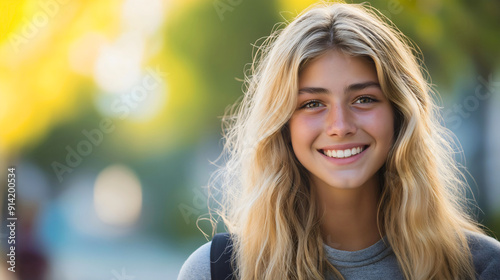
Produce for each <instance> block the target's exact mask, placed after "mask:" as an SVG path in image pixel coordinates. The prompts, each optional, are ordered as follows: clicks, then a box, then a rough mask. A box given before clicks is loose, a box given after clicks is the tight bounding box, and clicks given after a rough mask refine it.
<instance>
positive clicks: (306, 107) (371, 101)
mask: <svg viewBox="0 0 500 280" xmlns="http://www.w3.org/2000/svg"><path fill="white" fill-rule="evenodd" d="M363 99H368V101H369V102H362V103H358V101H360V100H363ZM377 101H378V100H377V99H375V98H373V97H370V96H366V95H363V96H360V97H358V98H357V99H356V101H354V103H353V104H369V103H375V102H377ZM311 104H318V106H314V107H310V106H311ZM321 105H323V104H322V103H321V101H319V100H316V99H314V100H309V101H307V102H306V103H304V104H302V105H301V106H300V108H301V109H313V108H318V107H321Z"/></svg>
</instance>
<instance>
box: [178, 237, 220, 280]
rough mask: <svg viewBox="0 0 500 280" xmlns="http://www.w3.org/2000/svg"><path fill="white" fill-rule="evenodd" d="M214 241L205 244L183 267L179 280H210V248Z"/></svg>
mask: <svg viewBox="0 0 500 280" xmlns="http://www.w3.org/2000/svg"><path fill="white" fill-rule="evenodd" d="M211 245H212V241H210V242H207V243H205V244H204V245H202V246H201V247H200V248H198V249H197V250H196V251H194V252H193V253H192V254H191V255H190V256H189V258H188V259H187V260H186V261H185V262H184V264H183V265H182V268H181V271H180V272H179V276H178V278H177V280H199V279H200V280H210V278H211V276H210V247H211Z"/></svg>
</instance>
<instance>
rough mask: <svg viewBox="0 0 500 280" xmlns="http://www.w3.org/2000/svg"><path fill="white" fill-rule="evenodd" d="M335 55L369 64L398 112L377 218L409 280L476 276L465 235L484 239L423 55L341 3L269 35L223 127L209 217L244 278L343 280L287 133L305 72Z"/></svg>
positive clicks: (369, 12)
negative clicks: (226, 237)
mask: <svg viewBox="0 0 500 280" xmlns="http://www.w3.org/2000/svg"><path fill="white" fill-rule="evenodd" d="M332 49H338V50H342V51H343V52H345V53H348V54H350V55H352V56H363V57H368V58H369V59H371V60H372V61H373V63H374V65H375V66H376V71H377V74H378V79H379V83H380V86H381V89H382V91H383V92H384V94H385V95H386V97H387V98H388V100H389V101H390V102H391V104H392V107H393V110H394V114H395V135H394V139H395V143H394V146H393V147H392V149H391V151H390V152H389V155H388V158H387V161H386V164H385V165H384V167H383V168H382V170H381V171H380V173H381V178H382V179H383V186H382V197H381V200H380V205H379V211H378V217H379V227H381V228H382V230H383V232H385V234H386V236H387V240H388V242H389V244H390V245H391V247H392V249H393V251H394V253H395V255H396V257H397V260H398V262H399V265H400V268H401V270H402V272H403V274H404V276H405V278H406V279H469V278H474V268H473V265H472V261H471V254H470V251H469V248H468V244H467V237H466V230H469V231H475V232H480V229H479V228H478V226H477V225H476V224H475V223H474V222H473V220H472V219H471V218H470V217H469V216H468V214H467V212H466V211H465V206H466V205H465V202H464V201H465V200H464V197H465V196H464V193H463V187H464V186H465V183H464V180H463V177H462V175H461V173H460V170H459V168H458V165H457V163H456V162H455V161H454V158H453V148H452V145H451V144H450V143H451V142H450V139H451V138H449V137H448V136H447V135H449V133H448V132H447V130H446V129H445V128H444V127H442V125H441V124H440V122H439V120H440V119H439V114H438V110H437V107H436V105H435V104H434V103H433V100H432V91H431V88H430V86H429V85H428V83H427V82H426V80H425V78H424V75H423V71H422V68H421V67H420V66H419V61H418V59H417V58H416V55H415V54H416V51H415V50H414V48H412V47H411V44H410V43H409V42H408V40H407V39H406V38H405V37H404V36H403V35H402V34H401V32H399V31H398V30H397V28H395V27H394V26H393V25H392V24H390V23H388V21H387V20H386V19H384V18H383V17H382V16H380V15H379V14H378V13H377V12H376V11H374V9H372V8H370V7H367V6H364V5H356V4H343V3H336V4H319V5H316V6H314V7H312V8H310V9H308V10H307V11H305V12H303V13H301V14H300V15H299V16H298V17H297V18H296V19H295V20H294V21H292V22H291V23H290V24H289V25H288V26H286V27H285V28H284V29H279V30H277V31H275V32H273V34H271V36H269V37H268V38H267V39H266V40H265V42H264V43H263V44H262V46H261V47H259V48H258V49H257V52H256V53H255V57H254V63H253V64H252V66H251V68H250V69H249V70H250V73H248V75H247V76H246V80H245V85H246V87H245V88H246V90H245V93H244V96H243V99H242V100H241V101H240V102H239V103H238V104H237V105H235V106H234V107H233V110H232V111H231V112H228V114H226V116H225V118H224V124H225V127H224V132H225V135H224V136H225V153H224V155H225V159H226V163H225V165H224V166H223V167H222V168H221V169H220V170H219V171H218V173H217V175H216V177H214V178H215V179H214V181H213V182H215V183H217V184H219V187H217V188H216V187H213V188H214V190H217V191H221V193H222V194H223V197H222V199H221V200H217V201H219V202H218V205H217V207H215V209H214V210H215V213H216V215H217V216H219V217H221V218H222V220H223V221H224V223H225V225H226V227H227V230H228V231H229V232H230V233H232V234H233V237H234V247H233V263H234V264H235V269H236V273H237V275H238V277H239V278H240V279H323V278H324V277H325V275H326V273H328V271H330V272H331V273H334V275H337V277H338V278H342V276H341V275H340V273H339V272H338V271H337V270H336V269H335V268H334V267H333V266H332V265H331V264H330V263H329V262H328V261H327V260H326V256H325V252H324V251H323V244H324V242H323V239H322V236H321V234H320V228H319V225H320V217H319V216H318V211H317V209H316V207H317V206H316V205H315V203H314V198H313V197H314V188H311V187H310V185H309V177H308V172H307V171H306V170H305V169H304V168H303V167H302V166H301V164H300V163H299V162H298V160H297V159H296V157H295V155H294V153H293V151H292V148H291V144H290V136H289V131H288V126H287V122H288V120H289V119H290V117H291V115H292V113H293V112H294V110H295V108H296V99H297V92H298V88H297V87H298V77H299V73H300V71H301V69H303V68H304V67H305V65H307V63H308V62H309V61H311V59H313V58H315V57H318V56H320V55H321V54H324V53H325V52H327V51H329V50H332ZM215 183H214V184H215Z"/></svg>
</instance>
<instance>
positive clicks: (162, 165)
mask: <svg viewBox="0 0 500 280" xmlns="http://www.w3.org/2000/svg"><path fill="white" fill-rule="evenodd" d="M313 2H315V1H298V0H295V1H286V0H273V1H270V0H251V1H250V0H184V1H180V0H106V1H83V0H40V1H35V0H2V1H1V2H0V178H2V179H1V180H2V181H3V182H2V183H1V190H2V191H1V192H0V193H1V195H0V206H1V208H0V209H1V210H0V211H1V214H2V228H1V229H0V240H1V244H0V245H1V248H2V256H1V259H2V260H3V261H2V262H0V279H6V280H11V279H56V280H57V279H65V280H66V279H67V280H73V279H75V280H77V279H82V280H92V279H106V280H109V279H113V280H123V279H136V280H140V279H176V277H177V274H178V271H179V269H180V267H181V265H182V263H183V262H184V260H185V259H186V258H187V257H188V256H189V254H190V253H191V252H192V251H194V250H195V249H196V248H198V247H199V246H200V245H202V244H203V243H205V242H206V239H205V237H204V235H203V234H202V233H201V231H200V229H199V228H201V229H204V230H205V231H207V232H208V233H209V232H210V231H209V230H210V227H209V224H208V223H207V222H203V221H200V222H199V223H197V219H198V218H199V217H200V216H201V217H206V213H207V212H208V210H207V202H206V200H207V192H206V188H204V187H203V186H205V185H206V184H207V182H208V179H209V176H210V173H211V172H213V171H214V169H215V167H214V165H213V164H211V162H212V161H215V160H216V159H217V157H218V155H219V154H220V152H221V147H222V141H221V139H220V138H221V129H220V127H221V125H220V116H222V115H223V114H224V111H225V108H226V107H227V106H228V105H230V104H232V103H234V102H235V101H236V100H237V99H238V97H240V96H241V94H242V93H241V86H242V83H241V79H242V78H243V72H244V67H245V65H246V64H247V63H250V62H251V58H252V44H254V43H255V42H256V41H257V40H259V39H260V38H262V37H263V36H266V35H269V33H270V32H271V30H272V28H273V26H274V25H275V24H276V23H278V22H283V21H285V20H289V19H292V18H293V17H294V16H295V15H296V14H297V13H298V12H300V11H301V10H302V9H304V8H305V7H307V6H308V5H309V4H311V3H313ZM354 2H357V1H354ZM370 3H371V5H372V6H374V7H376V8H377V9H379V10H380V11H381V12H382V13H383V14H384V15H386V16H387V17H388V18H390V19H391V20H392V21H393V22H394V23H395V24H396V25H397V26H398V27H399V28H400V29H401V30H402V31H403V33H404V34H406V35H407V36H408V37H410V38H411V39H412V40H413V41H414V42H415V43H416V44H417V45H418V46H419V47H420V49H421V51H422V52H423V55H424V57H423V58H424V62H425V64H426V66H427V69H428V71H429V73H430V76H431V77H432V83H433V84H434V87H435V89H436V90H437V91H438V92H439V93H440V94H441V99H442V100H440V101H439V103H440V104H441V106H442V110H443V116H444V121H445V123H446V125H447V126H448V127H449V128H450V129H451V130H452V131H454V132H455V134H456V135H457V139H458V141H459V142H460V143H461V145H462V148H463V151H464V155H465V157H459V159H460V161H461V162H462V164H463V165H465V166H466V167H467V169H468V171H469V172H470V176H469V175H468V177H469V184H470V187H471V190H472V192H471V194H470V199H471V201H475V202H477V204H478V206H479V208H477V209H475V210H474V212H475V215H476V217H477V219H478V221H479V222H481V223H483V224H484V225H486V226H487V227H489V228H490V229H491V232H490V234H491V235H495V234H496V235H497V236H498V235H499V234H500V203H499V202H498V201H500V188H499V185H500V147H499V146H498V145H496V144H497V143H498V139H500V129H499V128H500V126H499V124H498V122H499V121H500V94H499V92H500V75H499V69H500V56H499V54H498V50H499V49H500V2H498V1H488V0H480V1H465V0H461V1H451V0H389V1H370ZM9 167H14V168H15V174H16V184H17V186H16V200H15V203H16V205H15V206H16V207H15V216H16V217H17V218H18V220H17V222H16V268H15V270H16V272H15V273H12V272H9V271H8V270H7V268H8V267H9V266H10V265H9V264H8V263H7V262H6V260H8V259H7V256H6V255H7V254H8V253H9V244H8V243H7V241H8V237H9V236H10V231H9V228H8V227H7V224H8V222H7V218H8V217H9V215H8V211H7V204H8V199H7V193H8V191H7V173H8V168H9Z"/></svg>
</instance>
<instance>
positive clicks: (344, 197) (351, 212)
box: [314, 176, 382, 251]
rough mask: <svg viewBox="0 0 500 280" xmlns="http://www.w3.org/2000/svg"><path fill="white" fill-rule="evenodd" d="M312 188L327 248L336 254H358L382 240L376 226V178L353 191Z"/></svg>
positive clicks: (377, 192)
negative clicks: (337, 251)
mask: <svg viewBox="0 0 500 280" xmlns="http://www.w3.org/2000/svg"><path fill="white" fill-rule="evenodd" d="M314 185H315V193H316V200H317V202H318V204H319V210H320V217H321V233H322V235H323V240H324V242H325V243H326V245H328V246H330V247H332V248H335V249H338V250H344V251H358V250H362V249H365V248H368V247H369V246H371V245H373V244H375V243H376V242H377V241H378V240H380V239H381V237H382V236H381V233H380V232H379V229H378V226H377V208H378V203H379V198H380V187H379V182H378V178H377V177H376V176H374V177H373V178H372V179H371V180H369V181H367V182H366V183H365V184H364V185H363V186H360V187H358V188H355V189H339V188H335V187H331V186H328V185H326V184H321V183H317V184H314ZM321 210H323V212H321Z"/></svg>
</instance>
